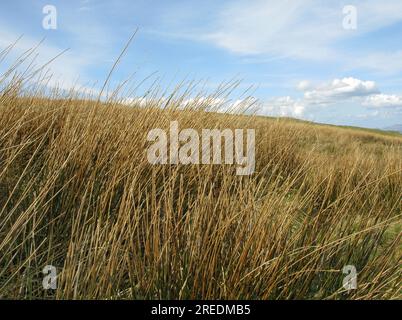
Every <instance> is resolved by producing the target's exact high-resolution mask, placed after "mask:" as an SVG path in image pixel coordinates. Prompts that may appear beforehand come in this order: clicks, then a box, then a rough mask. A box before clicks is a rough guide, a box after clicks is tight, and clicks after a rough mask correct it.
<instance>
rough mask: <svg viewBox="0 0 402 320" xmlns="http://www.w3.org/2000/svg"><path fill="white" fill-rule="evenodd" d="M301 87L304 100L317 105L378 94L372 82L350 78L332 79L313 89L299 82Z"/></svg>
mask: <svg viewBox="0 0 402 320" xmlns="http://www.w3.org/2000/svg"><path fill="white" fill-rule="evenodd" d="M303 83H304V84H303ZM303 87H304V88H305V89H306V91H305V92H304V99H305V100H306V101H308V102H309V103H318V104H322V103H324V104H325V103H330V102H333V101H339V100H343V99H347V98H352V97H364V96H368V95H372V94H376V93H379V91H378V89H377V85H376V83H375V82H374V81H363V80H360V79H356V78H352V77H349V78H343V79H334V80H332V81H331V82H330V83H328V84H319V85H317V86H315V87H313V86H309V87H306V85H305V82H301V83H300V84H299V88H303Z"/></svg>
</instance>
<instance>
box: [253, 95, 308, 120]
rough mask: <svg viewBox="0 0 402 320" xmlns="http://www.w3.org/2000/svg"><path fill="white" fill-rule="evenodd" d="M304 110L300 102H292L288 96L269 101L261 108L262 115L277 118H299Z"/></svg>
mask: <svg viewBox="0 0 402 320" xmlns="http://www.w3.org/2000/svg"><path fill="white" fill-rule="evenodd" d="M304 110H305V105H304V103H303V102H302V101H298V100H294V99H292V98H291V97H289V96H287V97H278V98H274V99H271V100H269V101H266V102H264V103H263V104H262V106H261V112H262V113H263V114H265V115H270V116H278V117H294V118H301V117H302V116H303V113H304Z"/></svg>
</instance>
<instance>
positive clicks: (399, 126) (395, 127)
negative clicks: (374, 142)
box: [384, 124, 402, 133]
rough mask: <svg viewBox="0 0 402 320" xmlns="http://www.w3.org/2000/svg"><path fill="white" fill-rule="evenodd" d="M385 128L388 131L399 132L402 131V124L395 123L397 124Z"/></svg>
mask: <svg viewBox="0 0 402 320" xmlns="http://www.w3.org/2000/svg"><path fill="white" fill-rule="evenodd" d="M384 130H387V131H398V132H400V133H402V124H395V125H393V126H390V127H387V128H384Z"/></svg>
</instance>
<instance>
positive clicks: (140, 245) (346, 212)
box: [0, 78, 402, 299]
mask: <svg viewBox="0 0 402 320" xmlns="http://www.w3.org/2000/svg"><path fill="white" fill-rule="evenodd" d="M2 79H3V78H2ZM18 79H19V80H21V79H20V78H17V80H15V79H14V80H13V81H12V82H11V83H8V84H7V85H3V84H4V83H3V82H1V81H3V80H0V84H1V85H2V89H1V91H0V164H1V167H0V297H1V298H22V299H32V298H56V299H96V298H99V299H325V298H334V299H400V298H401V286H400V283H401V270H400V262H401V261H400V260H401V247H400V244H401V242H400V240H401V239H400V238H401V214H402V204H401V198H402V138H401V137H400V136H387V135H381V134H377V133H371V132H364V131H358V130H353V129H345V128H336V127H328V126H319V125H312V124H308V123H303V122H297V121H292V120H289V119H283V120H279V119H276V120H275V119H269V118H264V117H257V116H246V115H238V114H237V115H235V114H222V113H215V112H205V110H203V109H204V107H203V106H195V105H189V106H188V107H187V108H186V109H184V110H181V109H178V106H179V105H181V102H182V100H183V97H182V96H181V97H179V96H173V97H172V98H171V99H170V100H168V102H166V101H163V103H162V101H159V102H158V101H157V100H150V101H151V102H150V103H149V105H147V106H145V107H139V105H138V106H137V105H133V106H131V107H128V106H124V105H122V104H121V103H120V102H119V101H118V99H117V100H114V101H113V100H110V101H108V102H99V101H96V100H95V101H90V100H88V99H79V98H78V97H76V96H74V94H73V93H71V96H69V97H67V98H66V97H64V98H63V99H61V97H60V95H58V93H57V92H54V94H53V96H47V97H46V98H43V97H40V94H39V93H38V92H39V90H38V91H35V90H31V91H29V92H25V94H24V91H23V90H22V91H21V81H19V80H18ZM161 104H163V105H164V108H160V105H161ZM207 104H208V102H207V101H206V102H205V105H207ZM173 120H177V121H178V122H179V124H180V127H181V128H194V129H197V130H201V129H202V128H210V129H212V128H218V129H224V128H245V129H246V128H252V129H255V130H256V172H255V173H254V174H253V175H251V176H248V177H247V176H246V177H241V176H236V175H235V167H234V166H231V165H199V166H196V165H192V166H189V165H151V164H149V163H148V162H147V158H146V148H147V146H148V144H147V141H146V136H147V133H148V131H149V130H151V129H153V128H165V129H167V128H168V126H169V123H170V121H173ZM46 265H54V266H56V267H57V271H58V283H57V284H58V286H57V289H56V290H47V291H46V290H44V289H43V287H42V279H43V276H44V275H43V274H42V269H43V268H44V267H45V266H46ZM345 265H354V266H355V267H356V269H357V271H358V278H357V283H358V288H357V290H351V291H349V292H347V291H346V290H345V289H344V288H343V286H342V281H343V278H344V277H345V276H346V275H345V274H343V273H342V268H343V267H344V266H345Z"/></svg>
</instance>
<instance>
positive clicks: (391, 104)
mask: <svg viewBox="0 0 402 320" xmlns="http://www.w3.org/2000/svg"><path fill="white" fill-rule="evenodd" d="M363 105H364V106H367V107H372V108H402V96H398V95H395V94H391V95H389V94H376V95H372V96H369V97H367V98H366V100H365V101H364V102H363Z"/></svg>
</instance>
